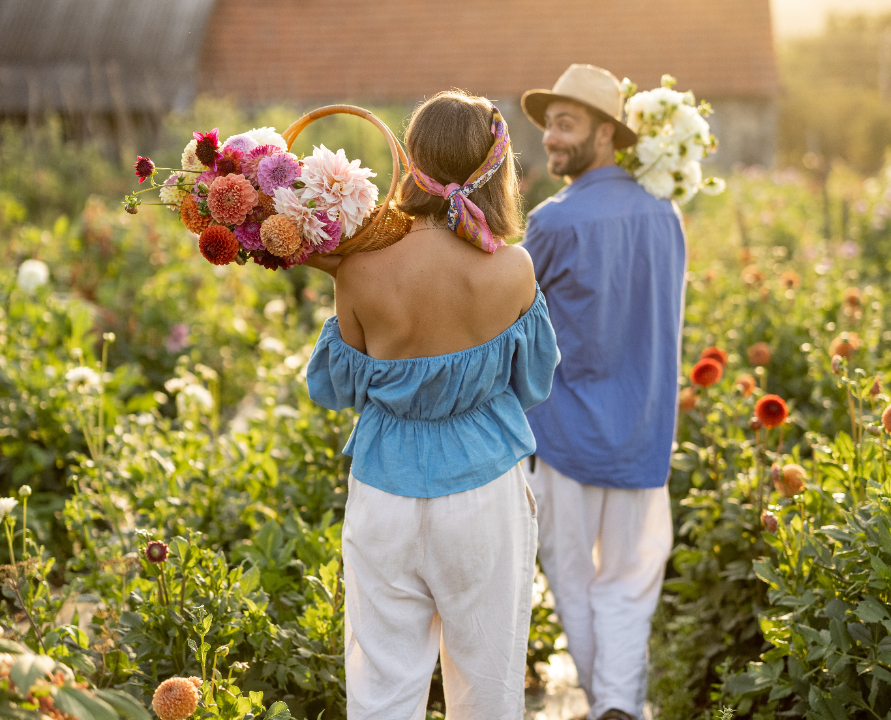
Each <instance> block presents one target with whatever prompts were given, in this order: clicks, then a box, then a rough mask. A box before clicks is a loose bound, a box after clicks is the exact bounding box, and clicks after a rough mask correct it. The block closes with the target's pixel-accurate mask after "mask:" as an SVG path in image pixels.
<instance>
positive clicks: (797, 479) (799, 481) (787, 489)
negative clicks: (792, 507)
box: [777, 463, 807, 498]
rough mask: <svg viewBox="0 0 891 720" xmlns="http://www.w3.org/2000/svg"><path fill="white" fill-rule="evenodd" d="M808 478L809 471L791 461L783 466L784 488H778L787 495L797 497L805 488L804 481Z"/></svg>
mask: <svg viewBox="0 0 891 720" xmlns="http://www.w3.org/2000/svg"><path fill="white" fill-rule="evenodd" d="M806 479H807V472H805V469H804V468H803V467H801V465H797V464H795V463H789V464H788V465H786V466H785V467H784V468H783V482H782V488H780V487H778V488H777V490H779V491H780V493H781V494H782V495H783V496H785V497H788V498H790V497H795V496H796V495H798V494H799V493H800V492H801V491H802V490H804V481H805V480H806Z"/></svg>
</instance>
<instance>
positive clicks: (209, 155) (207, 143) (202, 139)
mask: <svg viewBox="0 0 891 720" xmlns="http://www.w3.org/2000/svg"><path fill="white" fill-rule="evenodd" d="M192 137H194V138H195V140H196V141H197V145H196V146H195V155H196V156H197V157H198V159H199V160H200V161H201V162H202V163H203V164H204V165H206V166H207V167H209V168H213V169H216V166H217V160H219V159H220V158H221V157H222V155H220V153H219V150H220V129H219V128H214V129H213V130H211V131H210V132H209V133H200V132H194V133H192Z"/></svg>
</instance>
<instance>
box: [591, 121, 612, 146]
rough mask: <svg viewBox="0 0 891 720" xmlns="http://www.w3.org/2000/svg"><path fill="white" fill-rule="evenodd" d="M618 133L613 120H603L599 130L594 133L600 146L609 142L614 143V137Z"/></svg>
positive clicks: (598, 127) (596, 142) (595, 139)
mask: <svg viewBox="0 0 891 720" xmlns="http://www.w3.org/2000/svg"><path fill="white" fill-rule="evenodd" d="M615 135H616V126H615V125H613V124H612V123H611V122H602V123H600V125H598V126H597V130H596V131H595V133H594V142H595V144H596V145H597V146H598V147H603V146H605V145H607V144H609V145H612V144H613V138H614V137H615Z"/></svg>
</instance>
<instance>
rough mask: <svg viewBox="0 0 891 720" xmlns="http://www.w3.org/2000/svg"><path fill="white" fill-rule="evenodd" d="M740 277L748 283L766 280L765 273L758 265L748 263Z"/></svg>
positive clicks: (759, 282) (754, 283)
mask: <svg viewBox="0 0 891 720" xmlns="http://www.w3.org/2000/svg"><path fill="white" fill-rule="evenodd" d="M740 277H741V278H742V281H743V282H744V283H745V284H746V285H760V284H761V282H762V281H763V280H764V273H763V272H761V270H760V269H759V268H758V266H757V265H746V266H745V267H744V268H743V269H742V272H741V273H740Z"/></svg>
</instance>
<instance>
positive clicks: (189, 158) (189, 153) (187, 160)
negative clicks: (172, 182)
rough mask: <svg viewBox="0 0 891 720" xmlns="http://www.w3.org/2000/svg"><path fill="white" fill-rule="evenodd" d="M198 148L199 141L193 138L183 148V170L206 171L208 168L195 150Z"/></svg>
mask: <svg viewBox="0 0 891 720" xmlns="http://www.w3.org/2000/svg"><path fill="white" fill-rule="evenodd" d="M197 148H198V141H197V140H192V141H191V142H190V143H189V144H188V145H186V146H185V147H184V148H183V156H182V166H183V170H195V171H198V172H204V171H205V170H207V168H206V167H205V165H204V164H203V163H202V162H201V161H200V160H199V159H198V156H197V155H196V154H195V150H196V149H197Z"/></svg>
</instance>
